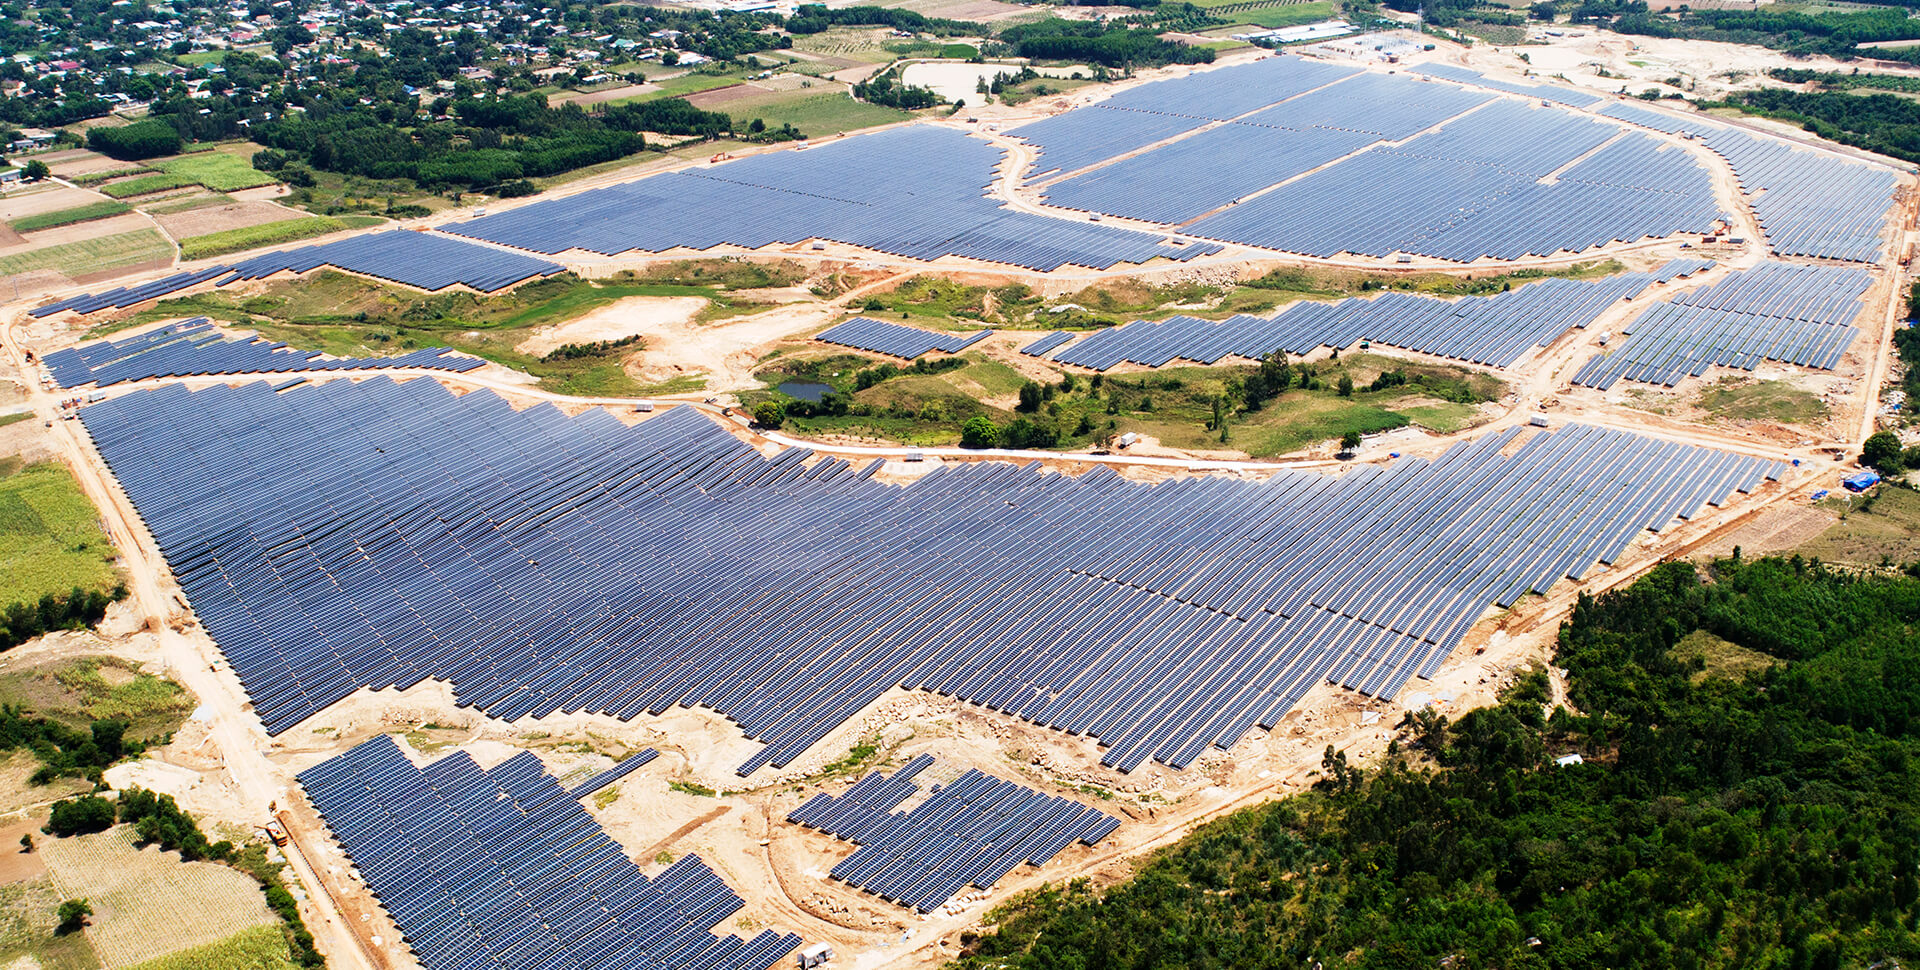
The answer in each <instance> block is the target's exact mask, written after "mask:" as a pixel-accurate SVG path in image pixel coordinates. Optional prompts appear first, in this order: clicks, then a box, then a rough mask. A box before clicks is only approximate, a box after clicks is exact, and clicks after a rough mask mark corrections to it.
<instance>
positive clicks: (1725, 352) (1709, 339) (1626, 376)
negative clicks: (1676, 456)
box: [1573, 262, 1873, 389]
mask: <svg viewBox="0 0 1920 970" xmlns="http://www.w3.org/2000/svg"><path fill="white" fill-rule="evenodd" d="M1872 285H1873V277H1872V276H1870V275H1868V273H1867V272H1866V271H1865V270H1860V269H1854V268H1851V267H1834V266H1796V265H1791V264H1788V263H1779V262H1765V263H1761V264H1759V265H1758V266H1755V267H1752V268H1751V269H1746V270H1741V271H1739V272H1736V273H1733V274H1731V275H1729V276H1727V277H1726V278H1725V279H1722V280H1721V281H1720V282H1718V283H1715V284H1714V285H1712V286H1709V287H1706V288H1704V289H1701V290H1699V291H1698V292H1694V293H1688V294H1685V295H1682V296H1679V297H1675V298H1674V299H1673V300H1672V301H1670V302H1668V303H1664V304H1661V305H1658V306H1655V307H1653V308H1652V309H1650V310H1648V311H1647V312H1645V313H1643V314H1641V315H1640V316H1639V318H1637V319H1635V320H1634V321H1633V322H1632V323H1630V324H1628V325H1627V326H1626V327H1625V328H1623V329H1624V331H1625V332H1626V333H1627V334H1628V335H1629V336H1628V337H1627V338H1626V339H1625V340H1623V341H1621V342H1620V344H1619V345H1618V346H1616V347H1615V348H1613V349H1612V350H1611V351H1609V352H1605V353H1600V354H1595V355H1594V356H1593V357H1592V358H1591V359H1589V360H1588V361H1587V362H1586V364H1585V365H1583V366H1582V367H1581V368H1580V370H1579V371H1578V372H1576V373H1575V374H1574V377H1573V382H1574V383H1575V384H1580V385H1584V386H1587V387H1598V388H1602V389H1606V388H1610V387H1612V386H1613V385H1614V384H1616V383H1619V382H1620V381H1623V380H1630V381H1642V382H1645V383H1649V384H1664V385H1666V386H1668V387H1672V386H1673V385H1675V384H1677V383H1679V382H1680V381H1681V380H1682V379H1684V378H1686V377H1698V376H1700V375H1701V374H1703V373H1705V372H1706V370H1707V368H1709V367H1716V366H1718V367H1738V368H1740V369H1742V370H1752V369H1753V368H1754V367H1756V366H1758V365H1759V363H1760V361H1762V360H1777V361H1783V362H1785V363H1790V364H1797V365H1799V366H1802V367H1818V368H1821V369H1823V370H1831V369H1832V368H1833V367H1834V365H1836V364H1838V363H1839V362H1840V358H1841V357H1842V356H1844V355H1845V354H1846V352H1847V348H1848V347H1851V346H1852V345H1853V340H1854V338H1855V337H1856V336H1858V334H1859V331H1857V330H1855V329H1854V328H1853V327H1852V326H1851V323H1852V322H1853V319H1854V318H1855V317H1856V316H1858V315H1859V313H1860V311H1861V309H1862V305H1861V303H1860V299H1861V297H1863V296H1865V295H1866V292H1867V288H1868V287H1870V286H1872Z"/></svg>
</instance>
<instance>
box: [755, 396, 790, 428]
mask: <svg viewBox="0 0 1920 970" xmlns="http://www.w3.org/2000/svg"><path fill="white" fill-rule="evenodd" d="M786 420H787V409H786V408H783V407H781V406H780V402H779V401H761V402H760V403H759V404H758V405H757V406H755V407H754V409H753V423H754V424H757V425H759V426H760V427H762V428H769V429H771V428H778V427H780V425H782V424H784V423H786Z"/></svg>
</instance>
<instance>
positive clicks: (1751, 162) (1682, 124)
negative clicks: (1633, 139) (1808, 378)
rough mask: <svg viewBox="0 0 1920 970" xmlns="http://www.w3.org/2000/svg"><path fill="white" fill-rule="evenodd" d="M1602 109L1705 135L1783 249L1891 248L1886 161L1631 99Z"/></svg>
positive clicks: (1874, 254)
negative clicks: (1806, 145) (1855, 157)
mask: <svg viewBox="0 0 1920 970" xmlns="http://www.w3.org/2000/svg"><path fill="white" fill-rule="evenodd" d="M1599 110H1600V113H1601V114H1605V115H1608V116H1610V117H1614V118H1619V119H1621V120H1622V121H1628V122H1632V123H1633V124H1636V125H1640V126H1641V127H1644V128H1652V129H1654V130H1656V131H1664V132H1666V133H1668V134H1688V135H1694V136H1697V137H1699V138H1700V139H1701V140H1702V143H1703V144H1705V145H1706V146H1707V147H1708V148H1709V149H1711V150H1712V151H1714V152H1715V153H1716V154H1718V155H1720V156H1721V157H1722V158H1724V159H1726V160H1727V164H1729V165H1731V166H1732V167H1733V171H1734V174H1735V176H1737V177H1738V178H1739V180H1740V187H1741V189H1742V190H1743V191H1745V192H1746V193H1747V194H1748V195H1749V196H1750V197H1751V201H1752V205H1753V211H1754V215H1755V216H1756V217H1757V218H1758V219H1759V221H1760V225H1761V227H1762V228H1763V229H1764V230H1765V231H1766V233H1767V241H1768V243H1769V245H1771V246H1772V248H1773V251H1774V252H1776V253H1779V254H1781V255H1783V256H1814V257H1821V258H1825V259H1841V260H1848V261H1852V262H1862V263H1871V262H1876V261H1878V260H1879V259H1880V256H1881V254H1882V253H1883V252H1884V251H1885V243H1884V241H1883V240H1882V238H1881V235H1882V233H1883V232H1884V230H1885V228H1886V218H1887V210H1888V208H1889V207H1890V206H1891V205H1892V204H1893V193H1894V190H1895V189H1896V188H1897V187H1898V184H1899V178H1898V176H1896V175H1895V174H1894V173H1893V172H1891V171H1888V170H1887V169H1886V168H1884V167H1882V166H1878V165H1869V164H1865V163H1862V162H1856V161H1852V160H1849V159H1844V158H1840V157H1837V156H1835V155H1833V154H1831V153H1828V152H1818V151H1812V150H1809V149H1803V148H1797V147H1794V146H1792V145H1789V144H1787V143H1785V142H1782V141H1778V140H1775V139H1770V138H1760V137H1756V136H1754V135H1751V134H1748V133H1746V132H1744V131H1739V130H1737V129H1734V128H1731V127H1728V126H1727V125H1724V124H1721V123H1719V122H1717V121H1712V120H1709V119H1706V118H1703V117H1689V118H1680V117H1675V116H1673V115H1669V114H1666V113H1664V112H1660V111H1654V110H1653V109H1651V108H1645V107H1642V106H1640V105H1636V104H1625V103H1613V104H1609V105H1606V106H1605V107H1603V108H1601V109H1599Z"/></svg>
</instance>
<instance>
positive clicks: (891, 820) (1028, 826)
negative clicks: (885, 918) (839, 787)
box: [787, 754, 1120, 913]
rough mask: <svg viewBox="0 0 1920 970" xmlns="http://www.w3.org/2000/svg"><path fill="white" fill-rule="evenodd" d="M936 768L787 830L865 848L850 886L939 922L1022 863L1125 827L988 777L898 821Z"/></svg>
mask: <svg viewBox="0 0 1920 970" xmlns="http://www.w3.org/2000/svg"><path fill="white" fill-rule="evenodd" d="M932 763H933V757H932V756H931V755H924V754H923V755H921V756H919V757H917V758H915V759H913V760H912V761H911V762H908V763H907V765H906V766H905V767H903V768H901V769H900V770H899V771H897V772H894V774H893V777H892V778H888V777H887V776H885V775H883V774H880V773H879V772H874V773H873V774H870V775H868V776H866V777H865V778H862V779H860V781H859V782H858V783H856V784H855V785H854V786H853V787H852V788H850V789H848V790H847V792H846V793H845V794H843V795H840V796H839V797H837V798H836V797H834V796H832V795H826V794H821V795H815V796H814V797H813V798H812V799H810V800H809V801H808V802H807V803H806V804H805V805H802V806H800V807H799V808H797V809H795V810H794V811H793V814H791V815H788V816H787V821H789V822H796V823H798V824H801V825H805V826H807V827H808V828H813V829H818V830H820V831H822V832H825V833H827V834H828V835H832V836H834V837H836V838H840V839H843V840H845V841H848V842H852V843H855V844H857V845H859V846H860V849H859V851H857V852H855V853H854V854H853V855H850V856H848V857H847V858H845V859H843V860H841V861H840V863H839V864H838V865H836V866H834V867H833V872H832V875H833V877H834V878H835V879H839V880H842V881H844V882H846V883H847V884H848V885H850V886H854V887H857V888H860V889H864V890H866V891H868V892H870V893H873V894H874V895H876V896H879V897H881V898H883V899H886V900H889V901H891V902H895V903H899V904H900V905H902V906H907V907H911V908H913V909H917V910H919V911H920V912H922V913H929V912H932V911H933V910H935V909H938V908H939V907H940V905H941V904H942V903H945V902H946V901H947V900H948V899H951V898H953V895H954V894H955V893H957V892H959V891H960V890H961V889H963V888H965V887H966V886H968V885H972V886H973V887H974V888H976V889H989V888H992V886H993V884H994V883H996V882H999V881H1000V878H1001V877H1002V876H1005V875H1006V874H1007V873H1009V872H1012V871H1013V869H1014V867H1016V866H1018V865H1020V864H1021V863H1023V862H1024V863H1026V864H1028V865H1032V866H1042V865H1046V863H1047V860H1049V859H1051V858H1053V857H1054V856H1055V855H1057V854H1059V852H1060V850H1062V849H1065V848H1066V847H1067V846H1069V845H1072V844H1073V843H1074V842H1080V843H1082V844H1085V845H1093V844H1095V843H1097V842H1099V841H1100V840H1101V839H1104V838H1106V837H1107V836H1108V835H1111V834H1112V833H1113V830H1114V829H1116V828H1119V827H1120V820H1119V819H1117V818H1114V817H1113V816H1111V815H1108V814H1106V813H1105V812H1101V811H1097V810H1095V809H1092V808H1088V807H1087V806H1085V805H1082V804H1080V803H1079V802H1076V801H1073V800H1072V799H1068V798H1060V797H1058V796H1055V795H1047V794H1043V793H1041V792H1037V791H1034V790H1033V789H1031V788H1028V787H1026V786H1024V785H1018V784H1015V783H1013V782H1010V781H1003V780H1001V779H998V778H994V777H993V776H991V775H988V774H986V773H984V772H982V771H980V770H978V769H974V770H971V771H968V772H967V773H966V774H964V775H961V776H960V777H959V778H958V779H956V780H955V781H953V782H952V783H950V784H947V785H936V786H934V788H933V792H932V794H931V795H930V796H929V797H928V798H927V799H926V800H925V801H923V802H921V803H920V804H919V805H917V806H915V807H914V808H913V809H912V810H911V811H907V812H896V811H894V809H896V808H898V807H899V806H900V804H901V803H902V802H904V801H906V800H907V799H908V798H910V797H912V796H913V795H915V794H917V793H918V792H919V791H920V788H919V786H918V785H915V784H913V781H912V779H913V776H914V775H915V774H917V773H919V772H920V770H921V769H923V768H926V767H927V766H928V765H931V764H932Z"/></svg>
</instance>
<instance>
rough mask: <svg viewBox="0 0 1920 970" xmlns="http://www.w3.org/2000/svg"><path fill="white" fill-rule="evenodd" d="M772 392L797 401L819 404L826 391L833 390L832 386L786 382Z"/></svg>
mask: <svg viewBox="0 0 1920 970" xmlns="http://www.w3.org/2000/svg"><path fill="white" fill-rule="evenodd" d="M774 390H776V391H779V392H780V393H782V394H785V395H786V396H788V397H790V398H793V399H794V400H797V401H812V402H813V403H815V404H819V403H820V399H821V398H824V397H826V396H827V392H828V391H831V390H833V385H832V384H816V383H814V382H813V381H788V382H786V383H785V384H782V385H780V386H779V387H776V388H774Z"/></svg>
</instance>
